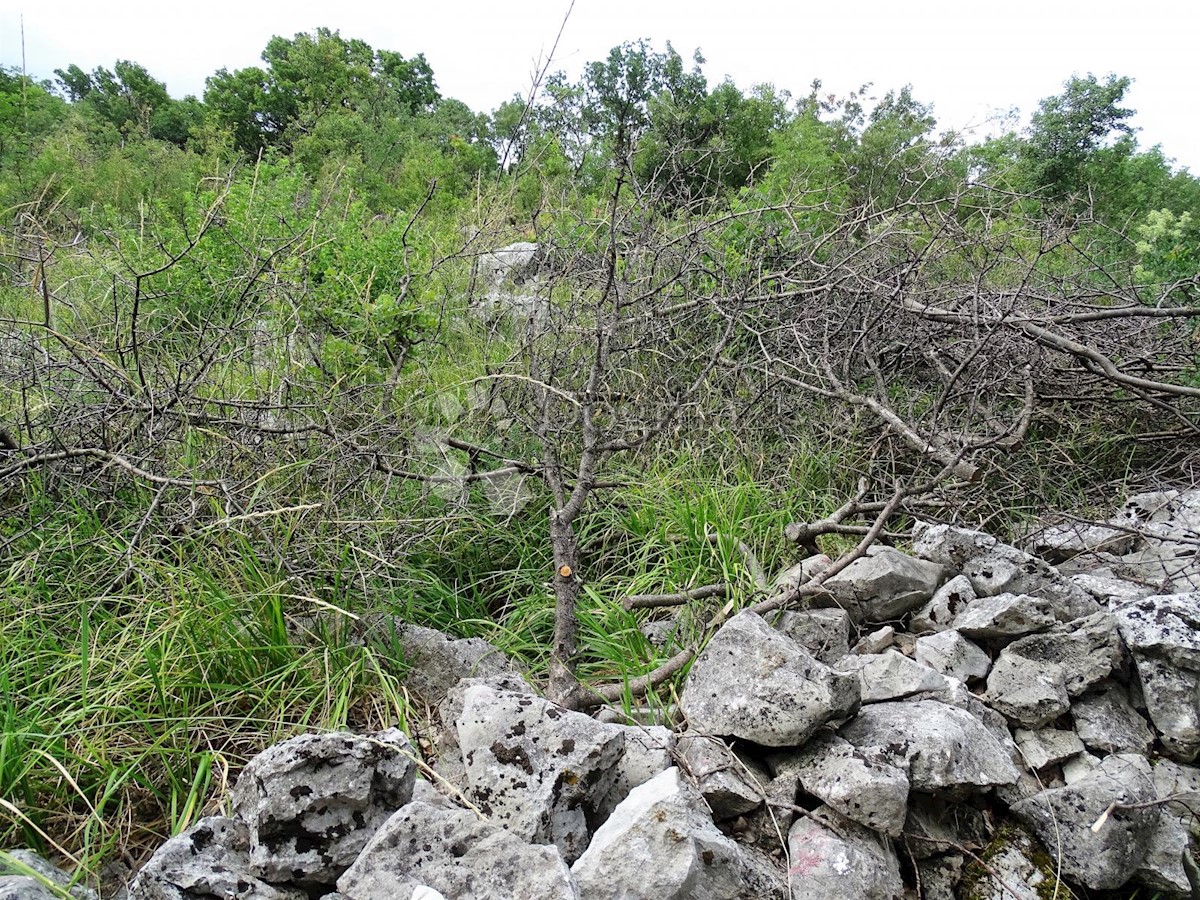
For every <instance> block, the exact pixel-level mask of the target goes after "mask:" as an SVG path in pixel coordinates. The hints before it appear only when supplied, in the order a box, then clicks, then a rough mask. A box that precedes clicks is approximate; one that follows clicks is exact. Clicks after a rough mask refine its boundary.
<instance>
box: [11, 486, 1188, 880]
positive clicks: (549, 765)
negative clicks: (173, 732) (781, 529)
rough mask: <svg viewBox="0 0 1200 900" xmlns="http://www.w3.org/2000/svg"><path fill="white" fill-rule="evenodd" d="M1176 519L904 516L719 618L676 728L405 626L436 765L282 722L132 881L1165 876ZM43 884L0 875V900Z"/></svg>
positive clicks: (1173, 773) (1173, 756) (1181, 565)
mask: <svg viewBox="0 0 1200 900" xmlns="http://www.w3.org/2000/svg"><path fill="white" fill-rule="evenodd" d="M1198 535H1200V491H1191V492H1183V493H1180V492H1163V493H1156V494H1147V495H1142V496H1139V497H1134V498H1133V499H1131V500H1130V501H1129V503H1127V504H1126V506H1125V508H1124V509H1123V510H1122V511H1121V512H1120V513H1119V514H1118V515H1116V516H1115V517H1114V518H1113V519H1111V520H1110V521H1109V522H1106V523H1101V524H1085V525H1073V524H1067V525H1057V526H1054V527H1050V528H1046V529H1043V530H1042V531H1040V532H1039V533H1037V534H1036V535H1034V536H1033V537H1032V538H1031V539H1030V541H1029V542H1028V545H1027V549H1026V550H1022V549H1018V548H1016V547H1013V546H1009V545H1006V544H1003V543H1000V542H999V541H997V540H995V539H994V538H992V537H990V536H988V535H986V534H983V533H980V532H977V531H969V530H965V529H961V528H955V527H952V526H948V525H922V526H918V528H917V529H916V531H915V533H914V534H913V540H912V548H911V552H910V553H901V552H899V551H897V550H895V549H892V548H890V547H885V546H878V547H876V548H874V549H873V550H872V551H870V552H869V553H868V554H867V555H866V556H864V557H863V558H861V559H859V560H857V561H855V562H854V563H852V564H851V565H850V566H849V567H847V568H846V569H845V570H843V571H842V572H840V573H838V574H837V575H835V576H833V577H831V578H830V579H828V580H827V581H826V582H825V585H824V587H825V590H826V593H825V594H824V596H822V597H821V598H819V599H818V601H817V602H816V603H815V604H814V605H813V608H809V609H805V610H802V611H790V612H785V613H783V614H782V615H779V616H778V618H777V620H771V621H768V620H766V619H764V618H761V617H759V616H757V615H755V614H753V613H750V612H745V613H742V614H740V615H737V616H735V617H734V618H732V619H730V620H729V621H728V622H727V623H726V624H725V625H724V626H723V627H722V628H721V629H720V630H719V631H718V633H717V634H716V635H715V636H714V637H713V639H712V640H711V641H710V642H709V644H708V646H707V647H706V649H705V650H704V652H703V653H702V654H701V655H700V657H699V658H698V659H697V660H696V662H695V663H694V665H693V667H692V669H691V672H690V674H689V676H688V678H687V681H686V684H685V686H684V690H683V693H682V695H681V697H680V701H679V708H678V710H677V714H678V718H679V719H680V721H683V722H686V727H685V728H684V729H682V730H672V729H669V728H666V727H663V726H657V725H655V726H639V725H621V724H613V723H609V722H604V721H600V720H599V719H597V718H594V717H591V716H588V715H584V714H582V713H577V712H570V711H565V710H562V709H560V708H558V707H556V706H554V705H552V704H551V703H549V702H547V701H546V700H544V699H542V698H540V697H538V696H537V695H536V694H535V693H534V692H533V690H532V689H531V688H530V687H529V686H528V685H527V684H526V683H525V682H524V681H523V680H522V679H521V677H520V675H519V674H518V673H517V672H516V671H514V670H513V669H512V668H511V667H510V666H509V665H508V663H507V661H506V660H504V659H503V658H501V657H500V656H499V655H498V654H496V653H494V652H493V651H492V650H491V649H490V648H489V647H488V645H486V644H485V643H483V642H481V641H454V640H451V639H449V638H447V637H445V636H444V635H440V634H438V633H436V632H430V631H428V630H427V629H419V628H414V627H411V626H410V627H403V626H402V627H401V628H402V631H403V634H402V640H403V641H404V643H405V646H406V651H407V652H406V656H407V657H408V658H409V659H411V660H412V661H413V662H414V670H413V671H414V679H415V681H414V684H413V689H414V690H417V691H418V692H419V693H421V694H422V695H423V696H425V697H427V698H435V699H440V713H441V720H442V722H443V723H444V733H443V734H442V736H441V747H440V759H439V762H438V765H437V767H436V769H428V768H426V767H424V766H423V764H422V763H420V756H419V754H418V753H417V752H416V751H415V749H414V748H413V746H412V745H411V744H410V743H409V740H408V739H407V738H406V737H405V735H404V734H403V733H401V732H399V731H397V730H389V731H385V732H380V733H377V734H369V735H351V734H325V735H304V736H301V737H297V738H293V739H292V740H289V741H286V742H284V743H282V744H280V745H277V746H275V747H272V748H270V749H268V750H267V751H265V752H264V753H263V754H261V755H260V756H258V757H256V758H255V759H254V760H253V761H252V762H251V763H250V764H249V765H248V766H247V767H246V768H245V770H244V771H243V772H242V774H241V777H240V778H239V780H238V782H237V784H236V786H235V788H234V790H233V791H232V794H231V798H230V804H229V816H228V817H212V818H207V819H204V820H202V821H200V822H199V823H197V824H196V825H194V826H193V827H192V828H190V829H188V831H187V832H185V833H183V834H181V835H179V836H177V837H175V838H172V839H171V840H170V841H168V842H167V843H166V844H164V845H163V846H162V848H161V849H160V850H159V851H158V852H157V853H156V854H155V855H154V857H153V858H152V859H151V860H150V862H149V863H148V864H147V865H146V866H145V867H144V868H143V869H142V871H141V872H140V873H139V874H138V876H137V878H136V879H135V880H134V881H133V882H132V884H130V885H129V887H128V889H127V890H128V896H129V897H130V898H171V900H179V898H196V900H199V898H211V897H248V898H262V900H267V898H270V900H282V898H296V900H302V898H318V897H324V898H326V900H342V898H347V900H383V898H405V900H407V898H410V897H411V898H413V900H418V898H423V900H436V898H437V897H439V896H441V897H444V898H468V897H469V898H473V900H490V898H495V900H499V898H530V900H533V898H539V900H542V898H546V900H549V898H560V897H561V898H564V900H566V898H571V900H601V898H604V900H608V898H613V900H616V898H634V897H644V898H656V900H670V898H680V900H682V898H708V900H733V898H746V900H753V898H786V897H804V898H814V900H820V898H846V897H862V898H872V900H873V898H879V900H885V898H901V897H923V898H938V900H940V898H952V897H984V898H997V900H999V898H1002V897H1004V898H1017V900H1023V898H1031V900H1033V898H1041V897H1045V896H1050V895H1051V894H1054V892H1055V890H1057V893H1056V894H1054V895H1055V896H1058V897H1060V898H1065V897H1068V896H1070V893H1069V892H1070V889H1071V887H1072V886H1075V887H1081V888H1084V889H1087V890H1105V889H1116V888H1126V887H1127V889H1129V890H1131V891H1132V889H1133V887H1134V886H1136V885H1141V886H1144V887H1145V888H1147V889H1148V890H1149V891H1151V892H1154V891H1158V892H1161V895H1162V896H1164V897H1175V896H1181V897H1182V896H1188V894H1189V881H1188V875H1187V872H1186V871H1185V859H1186V858H1188V854H1189V853H1190V851H1191V846H1192V836H1191V827H1192V810H1193V809H1196V808H1197V802H1200V768H1197V767H1195V766H1193V765H1192V763H1193V762H1194V761H1195V759H1196V757H1197V755H1200V700H1198V698H1200V629H1198V628H1197V625H1198V624H1200V556H1198V550H1200V539H1198ZM822 564H828V560H823V559H822V558H821V557H813V558H810V559H808V560H806V561H805V562H804V563H803V564H802V565H800V566H797V567H796V569H795V570H792V571H789V572H786V573H783V575H782V576H780V579H779V580H778V582H777V583H778V584H779V585H784V584H796V583H798V582H801V581H803V580H805V579H808V578H811V577H813V575H814V574H815V573H816V572H817V571H819V569H820V567H821V566H822ZM379 624H380V623H375V625H376V626H378V625H379ZM20 858H21V859H23V860H24V861H25V863H26V865H29V866H32V867H35V868H40V870H41V871H42V872H43V876H42V877H43V878H49V879H51V880H55V879H59V880H60V883H63V884H66V883H68V882H67V880H66V877H65V876H63V875H62V873H58V872H57V871H56V870H54V869H53V868H52V867H49V866H47V865H46V864H45V863H43V862H42V861H40V860H38V859H37V858H36V857H33V856H31V855H28V854H27V855H24V856H21V857H20ZM72 893H73V894H74V895H75V896H77V897H80V898H81V900H82V898H84V897H86V896H87V895H88V894H89V893H90V892H89V891H87V889H85V888H82V887H75V888H73V889H72ZM48 896H54V894H53V893H52V892H51V891H50V889H49V888H47V887H45V886H44V884H43V882H42V881H41V880H39V879H38V878H37V877H35V876H33V875H31V874H30V873H28V872H26V873H24V874H14V875H9V876H6V877H3V878H0V898H8V897H14V898H15V897H25V898H34V897H48ZM1148 896H1149V895H1148Z"/></svg>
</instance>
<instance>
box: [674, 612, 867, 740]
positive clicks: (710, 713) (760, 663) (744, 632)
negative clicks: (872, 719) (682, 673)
mask: <svg viewBox="0 0 1200 900" xmlns="http://www.w3.org/2000/svg"><path fill="white" fill-rule="evenodd" d="M858 704H859V694H858V677H857V676H856V675H848V674H844V673H841V672H835V671H834V670H832V669H830V668H829V667H828V666H826V665H825V664H824V663H821V662H818V661H817V660H816V659H814V658H813V657H812V656H810V655H809V654H808V653H807V652H806V651H805V650H804V649H802V648H801V647H800V646H799V645H798V644H797V643H796V642H795V641H793V640H791V639H789V638H787V637H785V636H784V635H782V634H780V633H779V632H778V631H776V630H775V629H773V628H771V627H770V626H769V625H767V623H766V622H765V621H763V619H762V617H760V616H758V615H756V614H754V613H752V612H749V611H747V612H742V613H739V614H738V615H736V616H734V617H733V618H732V619H730V620H729V621H728V622H726V623H725V625H724V626H722V627H721V629H720V630H719V631H718V632H717V633H716V635H714V636H713V638H712V640H711V641H709V643H708V646H707V647H706V648H705V649H704V652H703V653H701V654H700V656H699V658H697V660H696V661H695V663H693V664H692V669H691V671H690V673H689V674H688V679H687V683H686V685H685V686H684V689H683V696H682V697H681V698H680V704H679V705H680V708H681V709H682V711H683V713H684V715H686V716H687V720H688V725H689V728H690V729H691V730H693V731H699V732H704V733H707V734H712V735H725V736H734V737H739V738H742V739H744V740H749V741H754V742H755V743H759V744H765V745H766V746H769V747H789V746H795V745H798V744H803V743H804V741H806V740H807V739H808V738H809V736H810V735H812V734H813V733H814V732H815V731H816V730H817V729H818V728H820V727H821V726H822V725H824V724H825V723H826V722H828V721H830V720H831V719H841V718H845V717H846V716H848V715H850V714H852V713H853V712H854V710H855V709H857V708H858Z"/></svg>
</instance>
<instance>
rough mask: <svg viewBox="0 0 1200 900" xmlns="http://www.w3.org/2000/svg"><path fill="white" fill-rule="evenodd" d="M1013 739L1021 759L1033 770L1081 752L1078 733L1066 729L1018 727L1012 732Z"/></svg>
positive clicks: (1081, 742)
mask: <svg viewBox="0 0 1200 900" xmlns="http://www.w3.org/2000/svg"><path fill="white" fill-rule="evenodd" d="M1013 740H1015V741H1016V742H1017V749H1018V750H1019V751H1020V752H1021V759H1023V760H1024V761H1025V765H1027V766H1028V767H1029V769H1030V770H1031V771H1034V772H1036V771H1038V770H1039V769H1044V768H1046V766H1052V765H1055V764H1057V763H1060V762H1062V761H1063V760H1067V759H1070V758H1071V757H1072V756H1076V755H1078V754H1080V753H1082V752H1083V741H1081V740H1080V739H1079V735H1077V734H1076V733H1075V732H1074V731H1069V730H1067V729H1060V728H1039V729H1037V730H1030V729H1028V728H1018V729H1016V730H1015V731H1014V732H1013Z"/></svg>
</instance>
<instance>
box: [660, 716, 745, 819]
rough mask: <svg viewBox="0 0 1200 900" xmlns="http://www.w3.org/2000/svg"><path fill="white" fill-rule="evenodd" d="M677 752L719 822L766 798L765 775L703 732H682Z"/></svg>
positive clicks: (738, 814)
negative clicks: (756, 771) (764, 793)
mask: <svg viewBox="0 0 1200 900" xmlns="http://www.w3.org/2000/svg"><path fill="white" fill-rule="evenodd" d="M676 752H677V753H678V755H679V757H680V763H681V765H682V767H683V770H684V771H685V772H687V773H688V775H690V776H691V778H692V780H693V781H694V783H695V785H696V787H697V789H698V790H699V791H700V794H701V795H702V796H703V797H704V799H705V801H706V802H707V803H708V805H709V807H710V808H711V809H712V814H713V818H714V819H716V820H717V821H721V820H724V819H732V818H734V817H735V816H740V815H742V814H743V813H748V812H750V810H752V809H755V808H756V807H757V806H758V805H759V804H760V803H762V801H763V786H762V785H763V780H764V779H763V778H762V777H761V776H762V775H765V773H758V774H759V777H755V775H756V773H755V772H754V771H753V770H750V769H748V768H747V766H746V764H745V763H743V762H742V761H741V760H739V759H738V757H737V756H735V755H734V753H733V751H732V750H730V749H729V748H728V747H727V746H725V742H724V741H720V740H718V739H716V738H712V737H708V736H707V735H703V734H688V733H686V732H685V733H684V734H681V735H679V738H678V741H677V743H676Z"/></svg>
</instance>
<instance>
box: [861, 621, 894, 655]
mask: <svg viewBox="0 0 1200 900" xmlns="http://www.w3.org/2000/svg"><path fill="white" fill-rule="evenodd" d="M895 643H896V629H895V628H893V627H892V626H891V625H884V626H883V627H882V628H876V629H875V630H874V631H872V632H870V633H869V634H864V635H863V636H862V637H861V638H859V639H858V641H857V642H856V643H855V644H854V646H853V647H851V648H850V655H851V656H867V655H870V654H874V653H882V652H883V651H885V650H887V649H888V648H889V647H891V646H892V645H893V644H895Z"/></svg>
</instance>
